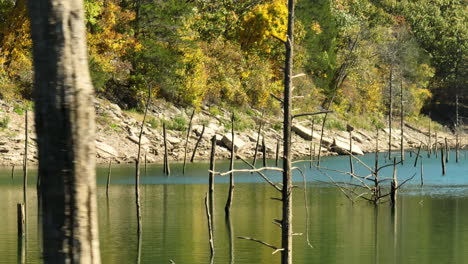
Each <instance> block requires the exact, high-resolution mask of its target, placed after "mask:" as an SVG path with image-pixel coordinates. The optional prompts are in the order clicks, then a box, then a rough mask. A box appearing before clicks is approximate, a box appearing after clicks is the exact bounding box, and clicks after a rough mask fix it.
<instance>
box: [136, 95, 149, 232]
mask: <svg viewBox="0 0 468 264" xmlns="http://www.w3.org/2000/svg"><path fill="white" fill-rule="evenodd" d="M150 101H151V86H148V97H147V99H146V106H145V114H144V115H143V121H141V127H140V134H139V135H138V152H137V156H136V159H135V205H136V215H137V235H138V239H140V237H141V233H142V222H141V204H140V158H141V137H142V136H143V129H144V127H145V121H146V115H147V114H148V108H149V104H150Z"/></svg>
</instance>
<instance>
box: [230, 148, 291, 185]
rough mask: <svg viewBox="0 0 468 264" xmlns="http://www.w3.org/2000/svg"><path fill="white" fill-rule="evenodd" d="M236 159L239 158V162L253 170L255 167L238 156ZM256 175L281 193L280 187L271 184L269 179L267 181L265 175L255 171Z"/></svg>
mask: <svg viewBox="0 0 468 264" xmlns="http://www.w3.org/2000/svg"><path fill="white" fill-rule="evenodd" d="M237 158H239V159H240V160H242V161H243V162H244V163H245V164H247V165H248V166H249V167H250V168H252V169H255V166H253V165H252V164H251V163H250V162H248V161H247V160H246V159H244V158H243V157H242V156H240V155H239V154H237ZM257 173H258V175H260V177H262V178H263V179H264V180H265V181H266V182H268V183H269V184H270V185H271V186H272V187H273V188H275V189H276V190H277V191H279V192H281V191H282V189H281V188H280V187H278V186H277V185H276V184H275V183H273V182H272V181H271V180H270V179H268V177H267V176H265V174H263V173H261V172H260V171H257Z"/></svg>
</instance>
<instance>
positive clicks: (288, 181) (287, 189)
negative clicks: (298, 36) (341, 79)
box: [281, 0, 294, 264]
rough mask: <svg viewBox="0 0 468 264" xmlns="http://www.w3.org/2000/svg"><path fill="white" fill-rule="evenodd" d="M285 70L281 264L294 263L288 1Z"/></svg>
mask: <svg viewBox="0 0 468 264" xmlns="http://www.w3.org/2000/svg"><path fill="white" fill-rule="evenodd" d="M285 44H286V60H285V68H284V104H283V110H284V111H283V112H284V121H283V122H284V123H283V148H284V149H283V153H284V156H283V189H282V201H283V205H282V216H283V219H282V222H281V231H282V232H281V247H282V248H283V250H282V251H281V264H291V263H292V218H293V213H292V173H291V124H292V116H291V98H292V76H293V49H294V0H288V33H287V40H286V43H285Z"/></svg>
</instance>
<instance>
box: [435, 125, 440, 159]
mask: <svg viewBox="0 0 468 264" xmlns="http://www.w3.org/2000/svg"><path fill="white" fill-rule="evenodd" d="M434 141H435V142H434V152H435V155H436V158H438V156H439V151H438V149H437V146H438V141H439V138H438V137H437V129H436V130H435V140H434Z"/></svg>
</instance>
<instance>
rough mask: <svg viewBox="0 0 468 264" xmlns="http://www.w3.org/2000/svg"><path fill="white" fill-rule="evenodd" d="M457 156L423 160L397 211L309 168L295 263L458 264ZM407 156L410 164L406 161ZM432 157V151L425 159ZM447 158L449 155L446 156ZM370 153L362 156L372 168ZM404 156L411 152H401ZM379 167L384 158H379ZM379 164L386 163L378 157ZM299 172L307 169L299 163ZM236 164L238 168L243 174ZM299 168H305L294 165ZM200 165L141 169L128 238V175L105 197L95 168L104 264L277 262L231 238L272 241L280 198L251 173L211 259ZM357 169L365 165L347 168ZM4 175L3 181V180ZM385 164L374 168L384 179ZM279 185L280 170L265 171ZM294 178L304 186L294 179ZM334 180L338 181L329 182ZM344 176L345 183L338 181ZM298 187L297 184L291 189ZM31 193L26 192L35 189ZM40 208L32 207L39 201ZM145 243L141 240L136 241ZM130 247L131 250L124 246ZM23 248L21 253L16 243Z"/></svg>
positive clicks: (127, 170) (461, 198) (461, 217)
mask: <svg viewBox="0 0 468 264" xmlns="http://www.w3.org/2000/svg"><path fill="white" fill-rule="evenodd" d="M465 155H466V151H465V152H464V155H461V158H460V160H461V161H460V162H459V163H458V164H456V163H455V161H454V159H451V161H450V163H449V165H448V167H447V175H446V176H442V175H441V171H440V159H436V158H435V157H431V158H430V159H427V158H426V157H425V154H424V157H425V158H424V159H423V162H424V170H425V179H424V180H425V182H424V187H422V188H421V186H420V179H419V177H415V179H413V180H412V181H411V183H410V184H409V185H407V186H405V187H404V188H403V189H400V190H399V193H398V199H397V203H396V205H397V206H396V207H395V208H393V209H392V206H391V204H390V203H382V204H380V205H379V206H378V207H377V208H375V207H374V206H373V205H371V204H368V203H367V202H360V201H358V202H355V203H354V204H353V203H351V202H350V201H349V200H348V199H347V198H346V197H344V195H343V194H341V193H340V192H339V190H337V189H336V188H334V187H331V186H329V185H327V184H323V183H318V182H316V181H315V179H325V178H324V177H322V176H321V175H320V174H319V173H318V172H317V171H315V170H310V168H309V169H308V170H306V173H307V178H308V187H307V200H308V202H309V214H310V219H309V222H308V224H309V233H310V239H311V243H312V244H313V245H314V248H313V249H311V248H310V247H308V246H307V242H306V239H305V236H304V235H303V236H295V238H294V250H295V254H294V263H297V264H301V263H331V264H333V263H336V264H338V263H349V264H374V263H382V264H386V263H398V264H421V263H454V264H458V263H464V262H465V260H466V259H468V250H467V247H466V241H468V222H467V221H466V219H467V218H468V173H467V172H468V162H466V160H465V159H464V157H465ZM414 156H415V155H413V161H414ZM433 156H434V155H433ZM452 156H453V155H452ZM373 157H374V156H373V155H372V154H371V155H365V156H362V157H360V158H361V159H362V160H363V161H366V162H369V163H370V164H372V163H373ZM406 157H409V155H406ZM408 160H409V161H408V162H405V166H404V167H403V166H400V167H399V168H398V175H399V181H403V180H404V179H405V177H410V176H411V175H412V174H413V173H414V172H417V170H418V169H419V166H418V168H414V167H413V164H412V162H411V158H408ZM381 162H384V160H383V159H382V160H381ZM385 162H386V161H385ZM304 165H305V166H306V169H307V168H308V167H309V163H305V164H304ZM322 165H324V166H325V165H326V166H328V167H333V168H337V169H348V170H349V160H348V159H347V157H332V158H324V159H323V160H322ZM242 166H243V164H241V163H239V164H236V167H237V168H242ZM297 166H303V164H298V165H297ZM217 167H218V170H227V169H228V167H229V162H217ZM207 168H208V164H207V163H196V164H187V169H186V173H185V175H182V173H181V171H182V169H181V166H179V165H178V164H173V165H172V174H171V176H170V177H166V176H164V175H162V173H161V171H162V168H161V166H159V165H148V168H147V169H148V175H147V176H143V177H142V178H141V187H142V193H141V196H142V197H141V201H142V211H143V213H142V217H143V219H142V220H143V223H144V227H145V228H144V230H143V233H142V236H140V237H137V236H135V235H134V234H135V230H136V227H137V223H136V219H135V209H136V207H135V203H134V186H133V185H134V178H133V173H134V169H133V168H132V167H126V166H115V167H113V174H112V183H111V185H110V187H109V196H108V198H106V191H105V190H106V187H105V186H106V176H107V168H102V169H101V168H99V169H98V173H97V174H98V210H99V211H98V215H99V231H100V242H101V254H102V263H134V262H137V263H142V264H146V263H148V264H149V263H168V262H170V260H173V261H174V263H193V264H205V263H207V262H208V260H209V261H210V262H212V263H230V264H233V263H236V264H243V263H265V264H270V263H273V264H276V263H279V258H278V256H277V255H271V253H272V250H271V249H269V248H267V247H264V246H261V245H257V243H251V242H249V241H243V240H239V239H236V236H249V237H255V238H258V239H260V240H262V241H267V242H269V243H271V244H273V245H278V244H279V241H280V235H279V232H278V227H277V226H275V225H274V224H272V220H273V219H279V218H280V216H281V208H280V207H279V205H278V202H276V201H273V200H271V199H269V198H270V197H275V196H276V190H274V189H273V188H272V187H271V186H269V185H268V184H265V183H264V182H263V179H261V178H260V177H258V175H256V174H250V173H238V174H236V194H238V195H236V197H235V202H234V203H233V207H232V209H231V210H232V212H231V214H230V218H229V219H226V221H218V222H217V223H215V229H216V238H217V239H216V256H215V257H214V258H211V257H210V248H209V244H208V241H207V234H208V230H207V225H206V217H205V206H204V196H205V193H206V190H207V183H208V177H207V175H208V174H207ZM354 169H355V170H356V171H357V172H359V171H360V173H364V172H366V169H365V168H363V167H362V166H360V165H359V164H355V167H354ZM35 173H36V172H35V171H34V170H31V171H30V177H29V181H30V182H29V184H28V191H29V194H30V195H29V199H30V200H29V204H30V207H29V209H30V210H29V211H28V212H29V213H28V214H29V217H30V219H35V218H36V217H37V223H36V221H30V223H29V227H28V228H29V231H30V232H29V235H30V236H29V237H28V248H27V250H24V251H25V254H26V253H27V262H28V263H32V264H36V263H41V258H40V254H41V243H40V240H39V238H40V228H38V227H40V219H41V218H40V217H38V216H37V214H36V212H37V208H36V207H37V206H36V204H37V200H36V195H35V189H36V186H35V184H33V183H35V181H34V177H35ZM4 175H5V176H4ZM391 175H392V168H391V167H390V168H389V170H388V171H386V170H384V171H383V172H382V177H391ZM268 176H269V178H271V179H272V180H274V181H279V180H280V179H281V175H280V174H279V173H270V174H268ZM294 177H295V178H294V179H295V181H296V182H298V183H301V182H302V177H301V176H300V175H299V174H298V175H295V176H294ZM337 177H339V176H337ZM346 180H349V177H348V176H346ZM228 183H229V178H228V177H219V178H216V187H215V197H214V200H215V201H214V204H215V205H216V206H217V205H219V206H221V205H224V203H225V201H226V196H227V190H228ZM298 185H299V184H298ZM33 190H34V191H33ZM303 195H304V193H303V192H302V191H301V190H298V191H296V192H295V193H294V197H293V199H294V203H295V204H294V208H293V210H294V227H295V232H298V233H304V232H305V230H306V220H305V219H306V210H304V208H305V207H304V197H303ZM0 201H2V203H0V212H2V214H1V215H2V217H0V235H1V237H2V239H1V240H0V252H1V254H2V257H1V258H0V263H1V264H11V263H15V262H20V261H21V256H22V254H23V253H22V252H23V250H22V249H21V247H20V242H21V241H19V240H18V236H17V227H16V223H17V222H16V204H17V203H18V202H20V201H22V182H21V179H20V177H15V178H14V179H13V181H12V180H11V169H10V168H8V169H7V170H4V171H1V170H0ZM38 206H40V205H38ZM217 209H218V210H215V214H216V215H215V217H216V219H222V218H223V217H224V211H223V210H221V208H217ZM143 240H144V243H142V242H143ZM131 245H133V246H131ZM23 248H24V247H23Z"/></svg>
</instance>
